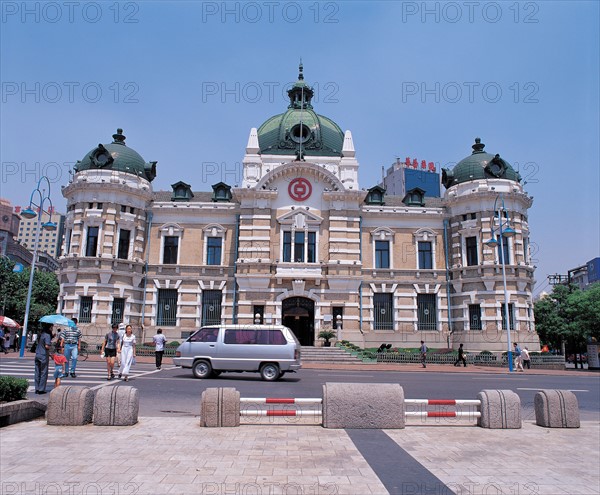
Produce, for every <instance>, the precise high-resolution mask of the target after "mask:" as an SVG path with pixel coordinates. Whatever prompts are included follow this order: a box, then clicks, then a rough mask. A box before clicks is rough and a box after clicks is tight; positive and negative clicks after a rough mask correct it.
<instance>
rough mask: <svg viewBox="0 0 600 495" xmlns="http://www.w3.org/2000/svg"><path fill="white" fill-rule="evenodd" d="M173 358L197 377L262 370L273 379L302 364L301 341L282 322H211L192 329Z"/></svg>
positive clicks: (264, 374)
mask: <svg viewBox="0 0 600 495" xmlns="http://www.w3.org/2000/svg"><path fill="white" fill-rule="evenodd" d="M175 356H176V357H174V358H173V362H174V363H175V364H176V365H177V366H181V367H182V368H191V369H192V372H193V374H194V376H195V377H196V378H210V377H211V376H215V375H216V376H218V375H219V374H220V373H222V372H224V371H236V372H241V371H252V372H260V375H261V377H262V379H263V380H267V381H274V380H278V379H279V378H281V377H282V376H283V375H284V374H285V373H286V372H295V371H296V370H298V369H300V367H301V366H302V365H301V364H300V343H299V342H298V339H297V338H296V336H295V335H294V333H293V332H292V331H291V330H290V329H289V328H288V327H284V326H283V325H212V326H206V327H202V328H201V329H200V330H198V331H196V332H195V333H193V334H192V335H191V336H190V337H189V338H188V339H187V340H186V341H185V342H183V343H182V344H181V345H180V346H179V347H178V348H177V352H176V354H175Z"/></svg>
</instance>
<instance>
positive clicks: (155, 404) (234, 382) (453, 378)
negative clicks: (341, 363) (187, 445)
mask: <svg viewBox="0 0 600 495" xmlns="http://www.w3.org/2000/svg"><path fill="white" fill-rule="evenodd" d="M140 361H146V362H140V363H138V364H137V365H136V366H135V367H134V369H132V378H131V380H130V382H129V383H128V384H129V385H132V386H135V387H136V388H137V389H138V390H139V393H140V415H141V416H196V415H198V411H199V401H200V394H201V393H202V391H204V390H205V389H206V388H208V387H235V388H236V389H237V390H239V391H240V393H241V395H242V397H321V396H322V385H323V384H324V383H325V382H347V383H348V382H349V383H399V384H400V385H402V387H403V388H404V394H405V397H406V398H411V399H422V398H427V399H475V398H476V397H477V393H478V392H480V391H481V390H483V389H509V390H513V391H515V392H516V393H517V394H519V396H520V397H521V404H522V406H523V417H524V419H525V420H527V419H532V418H533V417H534V415H533V399H534V396H535V393H536V392H537V391H538V390H540V389H549V388H550V389H551V388H555V389H564V390H571V391H573V392H574V393H575V395H576V396H577V398H578V400H579V407H580V414H581V419H582V420H594V421H600V374H598V373H590V372H587V371H586V372H582V371H571V372H556V373H554V374H533V373H513V374H508V373H503V372H498V370H491V371H490V370H485V369H484V370H477V369H475V368H474V367H467V368H451V367H450V368H449V367H447V366H446V367H443V366H440V367H438V368H437V369H438V370H439V371H434V370H435V369H436V368H433V367H431V366H430V367H428V368H427V371H426V372H423V370H420V369H419V368H418V367H416V366H413V367H412V368H411V367H410V366H405V367H398V369H399V371H390V370H386V371H383V370H374V369H369V368H368V367H363V368H361V369H360V370H345V369H334V370H331V369H302V370H300V371H299V372H298V373H292V374H286V375H285V376H284V378H283V379H281V380H279V381H277V382H263V381H262V380H261V379H260V377H259V375H258V373H256V374H255V373H225V374H223V375H221V376H220V377H219V378H216V379H207V380H198V379H196V378H194V377H193V376H192V373H191V370H188V369H182V368H178V367H175V366H173V365H171V364H167V365H166V366H163V369H162V370H161V371H157V370H155V369H154V366H153V365H152V363H151V359H150V358H141V359H140ZM492 371H493V372H492ZM549 373H550V372H549ZM0 374H11V375H14V376H20V377H25V378H28V379H29V380H30V383H33V358H32V357H26V358H24V359H18V358H16V356H11V355H8V356H5V357H3V358H1V359H0ZM105 374H106V371H105V364H104V362H101V361H93V360H88V361H85V362H82V363H80V364H79V365H78V370H77V375H78V378H76V379H72V378H68V379H65V380H64V381H63V383H64V384H74V383H76V384H79V385H86V386H89V387H93V388H95V387H103V386H114V385H118V384H121V383H122V382H119V381H111V382H107V381H106V380H105ZM51 388H52V380H49V382H48V390H50V389H51ZM30 391H32V388H31V387H30ZM32 397H33V395H32ZM45 399H47V396H46V397H45Z"/></svg>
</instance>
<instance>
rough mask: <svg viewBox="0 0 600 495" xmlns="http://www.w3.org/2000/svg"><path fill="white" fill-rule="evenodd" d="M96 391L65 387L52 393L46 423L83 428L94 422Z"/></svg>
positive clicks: (58, 388) (86, 388) (70, 386)
mask: <svg viewBox="0 0 600 495" xmlns="http://www.w3.org/2000/svg"><path fill="white" fill-rule="evenodd" d="M93 411H94V391H93V390H91V389H90V388H89V387H75V386H72V385H63V386H61V387H57V388H55V389H54V390H52V392H50V397H49V398H48V409H46V422H47V423H48V424H49V425H55V426H81V425H85V424H87V423H91V422H92V413H93Z"/></svg>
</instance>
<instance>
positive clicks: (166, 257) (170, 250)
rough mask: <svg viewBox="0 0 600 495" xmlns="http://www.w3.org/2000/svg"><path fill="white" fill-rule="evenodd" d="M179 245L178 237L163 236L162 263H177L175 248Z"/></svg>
mask: <svg viewBox="0 0 600 495" xmlns="http://www.w3.org/2000/svg"><path fill="white" fill-rule="evenodd" d="M178 247H179V237H177V236H174V235H173V236H171V235H167V236H165V246H164V250H163V263H164V264H165V265H176V264H177V249H178Z"/></svg>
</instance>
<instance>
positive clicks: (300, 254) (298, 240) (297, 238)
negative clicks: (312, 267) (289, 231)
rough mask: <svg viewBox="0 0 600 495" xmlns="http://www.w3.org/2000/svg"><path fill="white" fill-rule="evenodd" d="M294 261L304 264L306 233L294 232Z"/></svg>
mask: <svg viewBox="0 0 600 495" xmlns="http://www.w3.org/2000/svg"><path fill="white" fill-rule="evenodd" d="M294 261H295V262H296V263H303V262H304V232H294Z"/></svg>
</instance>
